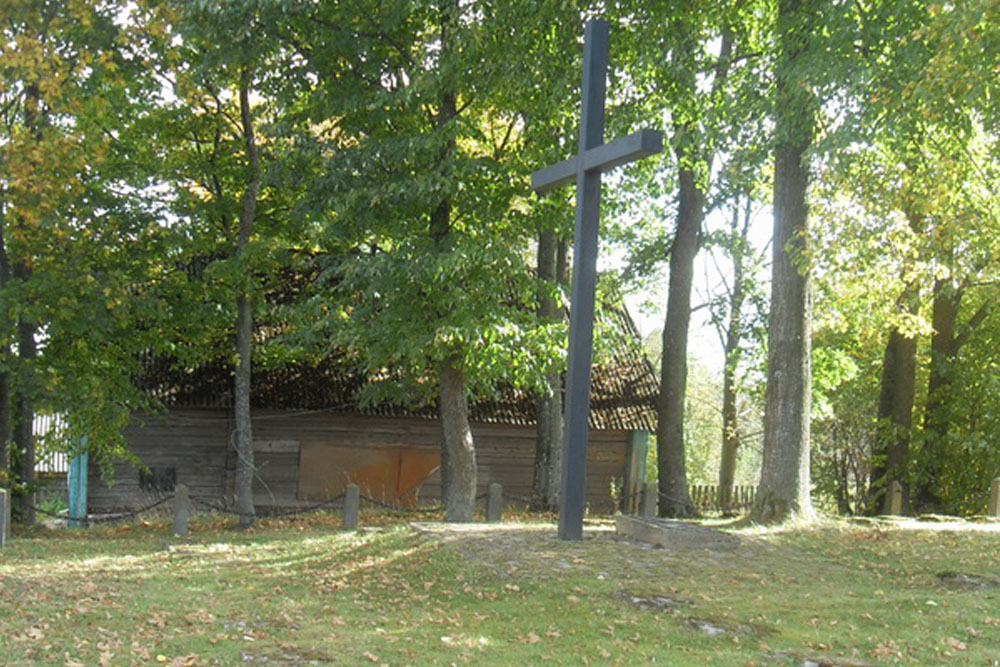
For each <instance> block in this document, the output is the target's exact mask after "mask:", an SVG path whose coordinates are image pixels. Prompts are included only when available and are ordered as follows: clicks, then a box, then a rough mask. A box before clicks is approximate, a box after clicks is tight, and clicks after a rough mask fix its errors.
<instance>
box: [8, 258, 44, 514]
mask: <svg viewBox="0 0 1000 667" xmlns="http://www.w3.org/2000/svg"><path fill="white" fill-rule="evenodd" d="M13 273H14V277H15V278H17V279H18V281H27V280H29V279H30V277H31V269H30V268H28V266H27V265H25V264H24V263H20V262H19V263H17V264H15V266H14V272H13ZM24 317H25V316H24V315H23V314H22V315H21V318H20V319H19V320H18V323H17V349H18V355H17V356H18V369H19V370H18V374H19V376H20V378H19V381H18V383H17V387H18V390H17V394H16V396H15V398H14V437H13V441H14V451H15V456H14V458H15V459H16V460H17V469H16V470H17V477H18V479H19V481H20V482H21V483H22V484H24V486H25V489H26V491H25V494H24V495H22V496H20V497H19V498H18V499H17V503H18V505H17V507H18V514H19V515H20V517H21V521H22V522H24V523H25V524H29V525H30V524H33V523H34V522H35V509H34V505H35V438H34V434H33V432H32V427H33V425H34V421H35V407H34V387H35V382H34V373H35V357H36V356H37V351H38V348H37V344H36V343H35V333H36V331H37V326H36V325H35V324H34V322H31V321H30V320H27V319H24Z"/></svg>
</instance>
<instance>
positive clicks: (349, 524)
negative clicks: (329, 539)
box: [340, 484, 361, 530]
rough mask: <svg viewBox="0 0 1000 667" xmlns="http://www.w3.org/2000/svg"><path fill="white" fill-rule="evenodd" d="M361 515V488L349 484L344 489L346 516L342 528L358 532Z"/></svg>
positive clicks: (344, 515)
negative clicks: (359, 516)
mask: <svg viewBox="0 0 1000 667" xmlns="http://www.w3.org/2000/svg"><path fill="white" fill-rule="evenodd" d="M360 513H361V487H359V486H358V485H357V484H348V485H347V488H346V489H344V514H343V519H342V522H341V525H340V527H341V528H343V529H344V530H356V529H357V527H358V515H359V514H360Z"/></svg>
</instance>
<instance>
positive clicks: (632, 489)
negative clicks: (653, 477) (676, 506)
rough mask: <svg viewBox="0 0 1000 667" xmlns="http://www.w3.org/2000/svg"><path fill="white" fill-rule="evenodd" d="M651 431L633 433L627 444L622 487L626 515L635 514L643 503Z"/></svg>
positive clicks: (622, 508)
mask: <svg viewBox="0 0 1000 667" xmlns="http://www.w3.org/2000/svg"><path fill="white" fill-rule="evenodd" d="M649 435H650V434H649V431H632V432H631V433H629V434H628V441H627V442H626V443H625V480H624V483H623V484H622V486H623V487H624V488H623V489H622V495H623V498H622V507H621V508H620V509H621V511H622V512H624V513H625V514H635V513H636V512H637V511H638V510H639V507H640V505H641V504H642V503H641V494H642V490H643V487H644V485H645V484H646V451H647V450H648V449H649Z"/></svg>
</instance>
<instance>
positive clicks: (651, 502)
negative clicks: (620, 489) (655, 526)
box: [639, 482, 659, 519]
mask: <svg viewBox="0 0 1000 667" xmlns="http://www.w3.org/2000/svg"><path fill="white" fill-rule="evenodd" d="M658 493H659V489H658V488H657V486H656V482H646V485H645V486H643V487H642V505H641V506H640V511H639V513H640V516H642V518H643V519H652V518H653V517H655V516H656V505H657V503H656V496H657V494H658Z"/></svg>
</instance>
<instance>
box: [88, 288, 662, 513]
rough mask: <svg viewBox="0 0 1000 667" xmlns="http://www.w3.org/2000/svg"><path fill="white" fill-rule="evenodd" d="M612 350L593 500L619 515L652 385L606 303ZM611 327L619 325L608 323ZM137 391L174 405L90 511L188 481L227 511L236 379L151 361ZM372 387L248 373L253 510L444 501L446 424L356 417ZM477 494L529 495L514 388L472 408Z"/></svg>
mask: <svg viewBox="0 0 1000 667" xmlns="http://www.w3.org/2000/svg"><path fill="white" fill-rule="evenodd" d="M603 310H604V312H603V314H602V318H603V319H604V320H605V326H604V327H602V330H603V331H605V332H611V333H606V334H605V335H611V336H613V337H614V340H613V341H611V346H610V347H611V348H612V349H613V352H612V354H611V355H609V356H610V358H609V360H608V361H607V362H606V363H599V364H596V365H595V367H594V370H593V382H592V385H593V386H592V391H591V414H590V427H591V430H590V446H589V449H588V459H587V460H588V464H587V499H588V502H589V504H590V507H591V511H593V512H595V513H609V512H611V511H612V510H613V509H615V506H614V502H615V501H614V500H613V493H612V490H613V489H616V490H617V493H618V494H619V495H621V494H622V492H623V491H624V493H625V494H626V495H627V494H630V493H634V492H635V491H637V490H638V487H639V485H640V484H641V483H642V474H643V470H644V464H645V456H646V441H647V438H648V434H649V433H650V432H651V431H652V430H653V428H654V425H655V418H656V417H655V401H656V395H657V383H656V379H655V377H654V374H653V371H652V367H651V366H650V364H649V362H648V361H647V360H646V358H645V356H644V355H643V353H642V351H641V346H640V344H639V337H638V332H637V331H636V329H635V326H634V324H633V323H632V320H631V318H630V317H629V315H628V314H627V312H625V310H624V309H623V308H621V307H617V308H610V309H609V308H607V307H605V308H604V309H603ZM608 325H610V326H608ZM144 366H145V368H146V372H145V375H144V377H143V378H141V382H142V383H143V386H144V387H145V388H146V389H147V391H149V392H150V393H151V394H152V395H154V396H156V397H157V398H159V399H160V400H161V401H162V402H163V403H164V405H166V406H167V409H166V410H165V412H163V413H162V414H157V415H141V416H140V418H139V419H138V420H137V422H138V423H137V425H135V426H132V427H129V428H128V429H127V430H126V432H125V438H126V440H127V442H128V446H129V449H130V450H131V451H132V452H133V453H134V454H135V455H136V456H137V457H138V459H139V460H140V461H141V463H142V467H137V466H135V465H133V464H131V463H128V462H117V463H116V464H115V470H114V483H113V485H112V486H111V487H110V488H109V487H108V485H106V484H104V483H102V482H101V481H100V480H99V478H98V471H97V470H94V469H92V470H91V472H90V477H91V479H90V480H89V486H90V491H89V499H88V501H89V502H88V504H89V507H90V510H91V511H97V512H101V511H113V510H119V509H124V508H135V507H139V506H141V505H143V504H146V503H148V502H150V501H151V500H155V499H156V498H158V497H161V496H162V495H163V494H166V493H170V492H171V491H173V489H174V486H175V485H176V484H179V483H184V484H186V485H187V486H188V488H189V489H190V493H191V495H192V497H195V498H199V499H206V500H208V501H210V502H212V503H214V504H217V505H228V504H229V503H230V502H231V500H232V497H233V484H234V477H235V469H236V451H235V449H234V447H233V446H232V442H233V434H234V429H235V424H234V420H233V409H232V403H233V401H232V394H233V392H232V372H231V370H230V369H228V368H227V367H226V365H225V363H224V362H223V361H221V360H220V361H219V362H218V363H216V364H208V365H203V366H200V367H198V368H195V369H184V368H178V367H177V366H176V365H174V364H171V363H170V362H169V361H167V360H162V359H156V358H150V359H147V360H146V361H145V364H144ZM366 381H368V379H367V378H364V377H360V376H359V375H358V374H357V373H355V372H352V371H350V370H349V368H348V366H347V365H346V363H345V361H344V360H342V359H334V358H332V359H327V360H324V361H322V362H321V363H318V364H315V365H301V364H299V365H288V366H284V367H281V368H279V369H272V370H269V371H266V372H258V373H256V374H255V375H254V377H253V383H252V389H251V404H252V408H253V434H254V463H255V466H256V467H257V469H258V472H257V478H256V481H255V483H254V500H255V504H256V505H257V507H258V509H259V510H262V511H268V510H270V509H280V508H294V507H303V506H308V505H310V504H314V503H317V502H320V501H323V500H328V499H332V498H335V497H336V496H338V495H339V494H340V493H341V492H342V491H343V489H344V487H345V486H346V485H347V484H348V483H351V482H353V483H357V484H359V485H360V486H361V487H362V492H363V493H365V494H366V495H368V496H371V497H374V498H377V499H380V500H382V501H384V502H386V503H391V504H397V505H414V504H429V503H436V502H438V501H439V500H440V497H441V488H440V475H439V470H438V468H439V465H440V441H441V426H440V423H439V420H438V417H437V410H436V408H435V407H434V406H428V407H426V408H422V409H419V410H412V409H407V408H404V407H402V406H398V405H391V404H385V405H378V406H373V407H361V406H359V405H358V404H357V402H356V401H355V396H356V394H357V390H358V388H359V387H360V386H361V385H362V384H363V383H364V382H366ZM470 408H471V411H470V419H471V422H472V430H473V435H474V437H475V442H476V457H477V463H478V471H479V475H478V480H479V486H480V491H485V489H486V488H487V487H488V485H489V484H490V483H492V482H499V483H500V484H502V485H503V487H504V491H505V493H506V494H508V495H509V496H513V497H522V498H527V497H529V496H530V495H531V483H532V470H533V466H534V455H535V414H534V401H533V399H532V396H531V395H530V394H529V393H527V392H524V391H520V390H514V389H511V388H508V389H506V390H501V391H500V392H499V393H498V395H497V396H495V397H492V398H489V399H483V400H477V401H474V402H473V403H472V405H471V406H470Z"/></svg>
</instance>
